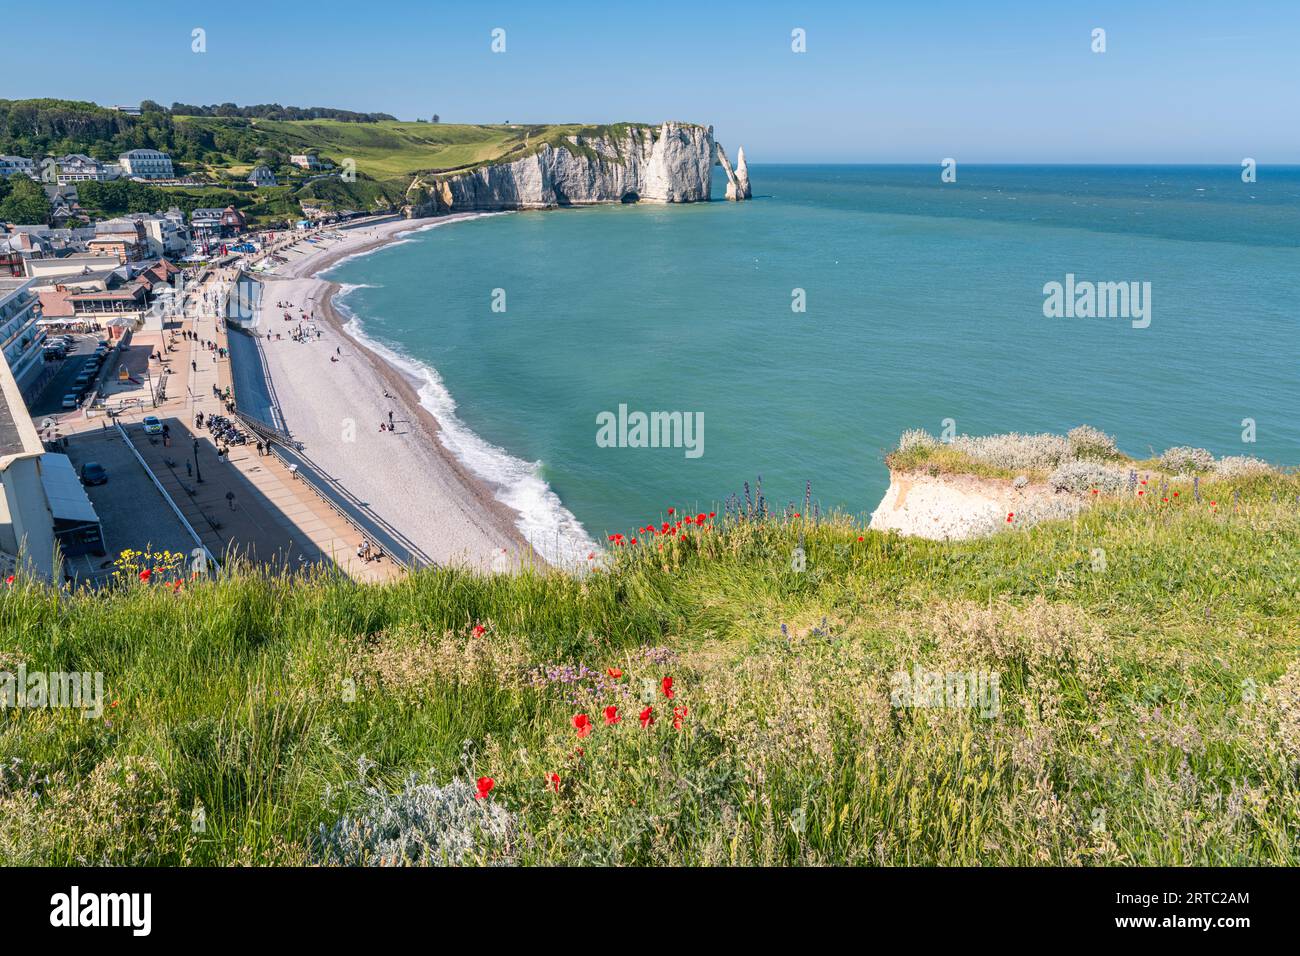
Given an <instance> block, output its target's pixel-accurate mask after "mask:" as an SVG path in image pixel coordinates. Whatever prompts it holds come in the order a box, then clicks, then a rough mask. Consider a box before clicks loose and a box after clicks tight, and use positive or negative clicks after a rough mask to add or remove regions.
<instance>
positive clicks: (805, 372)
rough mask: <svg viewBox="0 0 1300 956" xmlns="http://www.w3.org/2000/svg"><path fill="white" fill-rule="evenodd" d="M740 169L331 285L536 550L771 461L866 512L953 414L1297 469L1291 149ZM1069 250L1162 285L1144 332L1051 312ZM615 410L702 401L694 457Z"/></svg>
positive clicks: (1086, 264)
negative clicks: (697, 197) (707, 183)
mask: <svg viewBox="0 0 1300 956" xmlns="http://www.w3.org/2000/svg"><path fill="white" fill-rule="evenodd" d="M752 177H753V183H754V189H755V198H754V201H753V202H751V203H744V204H732V203H725V202H714V203H710V204H700V205H691V206H679V207H662V206H646V205H640V206H618V207H599V208H589V209H566V210H561V211H556V212H539V213H514V214H508V215H502V216H494V217H489V218H483V219H478V220H473V221H468V222H462V223H455V224H451V225H448V226H445V227H440V228H436V229H432V230H428V231H425V232H420V233H416V234H413V235H412V236H411V237H410V238H409V241H407V242H404V243H402V244H399V245H396V246H390V247H388V248H386V249H383V250H381V251H379V252H377V253H374V254H372V255H368V256H365V257H361V258H357V259H353V260H350V261H347V262H345V263H343V264H341V265H340V266H338V267H337V268H336V269H335V270H334V271H333V272H332V273H331V278H333V279H335V280H336V281H339V282H343V283H347V284H350V285H355V286H361V287H359V288H350V289H349V291H348V292H347V294H346V296H345V297H344V299H343V304H344V305H345V306H346V307H347V308H348V309H350V310H351V311H352V312H353V313H355V315H356V316H357V318H358V321H359V323H360V324H361V327H362V328H363V329H364V332H365V334H366V335H367V336H368V337H369V338H371V339H372V340H375V341H377V342H379V343H382V344H384V345H386V346H388V347H389V348H390V349H392V350H394V351H395V352H397V353H400V354H401V355H402V356H404V357H405V358H406V360H407V361H409V362H411V363H414V365H413V367H420V368H423V369H424V371H425V374H426V376H427V377H428V378H429V381H430V385H429V387H428V388H427V389H426V392H425V394H426V402H427V403H428V404H429V405H430V407H432V408H433V409H434V411H435V413H436V414H438V415H439V416H440V417H441V418H443V420H444V422H445V423H450V425H451V429H450V432H449V440H450V441H451V443H452V444H453V447H454V449H455V450H456V451H457V452H458V454H460V455H462V457H464V458H466V459H467V460H468V461H469V463H470V465H471V467H473V468H474V470H476V471H478V472H479V473H480V474H482V475H484V476H485V477H488V478H490V479H492V480H495V481H496V482H497V483H498V484H500V485H501V486H502V487H503V497H504V498H505V499H506V500H508V501H509V502H510V503H511V504H512V505H513V506H515V507H516V508H517V509H519V510H520V511H521V512H523V513H525V514H526V516H527V521H526V526H527V528H528V530H529V532H530V534H531V535H532V536H533V537H534V539H535V540H536V541H537V542H538V543H539V544H540V545H541V546H543V547H544V548H546V549H547V550H550V546H551V545H554V544H555V542H556V541H558V540H561V539H564V540H565V541H567V542H568V543H569V544H570V545H571V546H572V547H573V548H582V547H585V546H586V545H585V543H584V542H582V541H581V540H580V537H581V536H580V533H579V532H577V531H576V529H575V527H574V526H573V524H572V523H571V522H568V521H566V520H565V519H566V517H567V515H566V510H567V513H571V515H572V516H576V519H577V521H578V522H580V523H581V525H582V527H584V528H585V529H586V530H587V531H588V532H589V533H590V535H591V537H593V538H596V539H599V540H603V539H604V536H605V534H607V533H608V532H612V531H623V532H627V531H628V530H629V529H632V530H634V529H635V528H636V527H637V526H638V525H640V524H643V523H645V522H646V521H647V520H648V519H649V518H650V517H651V516H654V515H658V514H660V513H661V512H662V511H663V510H664V509H665V508H666V507H668V506H669V505H675V506H677V507H678V508H683V507H684V508H686V509H688V510H704V511H708V510H721V509H720V508H718V503H719V502H721V501H722V500H723V499H724V498H725V497H726V496H727V495H728V494H730V493H732V492H739V491H740V490H741V483H742V482H743V481H745V480H746V479H748V480H749V481H750V482H751V484H752V483H753V482H754V480H755V478H756V476H758V475H762V477H763V489H764V492H765V494H766V495H767V497H768V500H769V501H770V502H772V503H774V504H782V505H783V504H784V503H786V502H787V501H793V500H801V499H802V498H803V494H804V486H805V481H806V480H811V481H812V489H813V496H814V498H816V499H817V500H819V501H820V503H821V506H822V508H823V509H827V508H840V509H843V510H846V511H849V512H852V513H855V514H866V513H869V512H870V511H871V510H872V509H873V508H874V507H875V505H876V504H877V503H878V502H879V500H880V497H881V495H882V494H883V492H884V490H885V487H886V485H887V483H888V473H887V471H886V469H885V466H884V463H883V460H882V459H883V455H884V453H885V451H886V450H887V449H888V448H890V447H892V446H893V444H894V443H895V442H896V441H897V438H898V435H899V433H900V432H902V431H903V430H904V429H907V428H914V427H924V428H927V429H929V430H930V431H932V432H935V433H937V432H938V431H939V430H940V429H941V428H942V427H943V425H942V423H943V420H944V419H947V418H951V419H954V420H955V422H956V427H957V430H958V431H960V432H965V433H970V434H980V433H988V432H1000V431H1012V430H1017V431H1040V430H1046V431H1057V432H1060V431H1064V430H1066V429H1068V428H1070V427H1072V426H1074V425H1077V424H1079V423H1081V422H1087V423H1089V424H1092V425H1096V426H1098V427H1100V428H1102V429H1104V430H1106V431H1108V432H1110V433H1112V434H1114V435H1115V436H1116V437H1117V439H1118V441H1119V444H1120V447H1121V448H1122V449H1124V450H1125V451H1128V452H1130V453H1133V454H1146V453H1148V451H1149V450H1152V449H1154V450H1156V451H1159V450H1162V449H1164V448H1165V447H1168V446H1170V445H1181V444H1189V445H1198V446H1202V447H1206V448H1209V449H1211V450H1212V451H1214V452H1215V453H1216V454H1249V455H1255V456H1257V457H1261V458H1265V459H1268V460H1271V461H1275V462H1281V463H1285V464H1292V465H1293V464H1297V463H1300V420H1298V418H1297V416H1298V414H1300V401H1298V399H1300V376H1298V373H1300V364H1298V361H1297V360H1298V359H1300V169H1296V168H1286V169H1278V168H1268V167H1261V169H1260V171H1259V181H1258V182H1256V183H1254V184H1245V183H1242V182H1241V179H1240V170H1239V169H1238V168H1236V167H1215V168H1209V167H1175V168H1103V167H1074V168H1070V167H1046V168H1029V167H1023V168H1022V167H961V168H960V169H959V171H958V182H957V183H955V184H942V183H940V181H939V175H938V168H937V167H924V168H922V167H884V166H862V167H853V166H756V167H753V172H752ZM721 194H722V188H721V185H720V184H715V189H714V195H715V196H721ZM1067 273H1073V274H1074V275H1075V276H1076V277H1077V278H1078V279H1079V280H1092V281H1097V282H1102V281H1108V282H1119V281H1139V282H1150V283H1151V290H1152V291H1151V296H1152V303H1151V305H1152V309H1151V323H1150V326H1149V327H1147V328H1134V327H1133V326H1132V324H1131V322H1130V320H1129V319H1109V318H1108V319H1102V318H1046V317H1044V314H1043V301H1044V294H1043V286H1044V284H1045V283H1048V282H1052V281H1057V282H1064V281H1065V277H1066V274H1067ZM495 289H503V290H504V291H505V307H506V310H505V311H504V312H494V311H493V310H492V304H493V294H494V292H493V290H495ZM794 289H803V290H804V291H805V295H806V312H802V313H796V312H793V311H792V309H791V303H792V290H794ZM433 369H436V373H434V372H432V371H431V370H433ZM452 398H454V403H453V402H452V401H451V399H452ZM620 404H625V405H627V406H628V408H629V410H632V411H636V410H641V411H645V412H651V411H683V412H690V413H702V414H703V420H704V443H703V454H702V455H700V456H699V457H697V458H690V457H687V456H686V454H685V452H684V449H682V448H602V447H597V444H596V435H597V423H596V416H597V415H598V414H599V413H601V412H604V411H609V412H617V409H618V407H619V405H620ZM1245 418H1252V419H1254V420H1255V422H1256V428H1257V441H1256V442H1255V443H1254V444H1247V443H1243V441H1242V439H1241V435H1242V420H1243V419H1245ZM480 439H481V441H480ZM534 465H535V467H534ZM538 479H541V480H540V481H539V480H538ZM543 481H544V482H545V485H543V484H542V482H543ZM548 488H549V490H550V491H549V492H548V490H547V489H548ZM550 492H553V494H551V493H550ZM556 496H558V501H557V500H556ZM561 502H562V507H561V506H560V503H561Z"/></svg>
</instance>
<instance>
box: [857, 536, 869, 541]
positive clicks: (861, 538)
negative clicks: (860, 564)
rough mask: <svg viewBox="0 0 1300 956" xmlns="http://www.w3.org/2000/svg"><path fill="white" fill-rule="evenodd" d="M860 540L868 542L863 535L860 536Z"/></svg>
mask: <svg viewBox="0 0 1300 956" xmlns="http://www.w3.org/2000/svg"><path fill="white" fill-rule="evenodd" d="M858 540H859V541H866V540H867V539H866V538H864V537H863V536H862V535H858Z"/></svg>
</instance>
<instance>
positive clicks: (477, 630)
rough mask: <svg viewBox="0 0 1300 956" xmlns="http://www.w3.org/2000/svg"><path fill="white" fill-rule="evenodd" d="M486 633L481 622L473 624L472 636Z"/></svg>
mask: <svg viewBox="0 0 1300 956" xmlns="http://www.w3.org/2000/svg"><path fill="white" fill-rule="evenodd" d="M486 633H487V628H486V627H484V626H483V625H482V624H475V625H474V636H475V637H482V636H483V635H484V634H486Z"/></svg>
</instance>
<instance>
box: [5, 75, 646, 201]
mask: <svg viewBox="0 0 1300 956" xmlns="http://www.w3.org/2000/svg"><path fill="white" fill-rule="evenodd" d="M154 105H155V106H157V104H154ZM176 107H177V108H176V109H174V110H172V111H167V110H165V109H163V108H162V107H158V108H157V109H149V110H146V111H145V112H144V114H143V115H141V116H131V115H127V114H125V113H120V112H116V111H114V110H111V109H106V108H104V107H101V106H97V105H96V104H94V103H86V102H74V101H67V100H49V99H45V100H0V153H16V154H18V155H22V156H30V157H34V158H40V157H42V156H45V155H60V154H63V153H68V152H81V153H86V154H88V155H91V156H94V157H96V158H98V159H101V160H116V158H117V157H118V155H119V154H120V153H122V152H124V151H126V150H128V149H134V148H142V147H149V148H155V149H160V150H163V151H165V152H167V153H169V154H170V155H171V157H172V159H173V160H174V162H175V163H176V165H177V168H178V171H179V172H180V173H183V174H186V175H195V176H199V177H202V178H204V180H205V183H206V185H205V186H203V187H195V188H191V189H189V190H188V191H184V192H183V191H178V190H162V189H159V188H158V187H155V186H151V185H142V184H130V183H120V184H118V183H110V184H106V185H98V186H92V187H91V188H89V189H88V190H87V193H86V196H85V197H83V204H84V205H85V206H86V208H87V209H88V210H90V211H91V212H93V213H96V214H98V215H105V216H107V215H117V214H120V213H121V212H128V211H129V212H140V211H152V210H154V209H158V208H166V207H167V206H168V205H170V204H172V202H176V203H177V204H179V205H181V206H182V208H185V207H186V206H187V205H189V206H191V207H192V206H193V205H209V206H211V205H218V206H224V205H226V204H234V205H235V206H237V207H239V208H241V209H243V211H244V212H245V214H247V215H249V216H251V217H252V218H253V219H254V220H256V221H259V222H261V221H272V220H279V219H291V218H293V217H295V216H296V215H299V214H300V208H299V203H300V201H303V202H306V203H308V204H310V205H313V206H319V207H323V208H328V209H335V210H344V209H351V210H357V211H373V210H376V209H380V208H393V207H396V206H399V205H401V204H402V203H403V202H404V201H405V199H406V198H407V192H408V189H409V188H410V187H411V184H412V182H413V180H414V179H415V178H416V176H417V175H418V174H435V175H436V174H438V173H443V172H448V171H461V172H463V171H466V170H470V169H474V168H477V167H480V166H483V165H487V164H491V163H496V162H511V161H513V160H516V159H521V158H523V157H526V156H528V155H530V154H531V153H534V152H536V151H538V150H540V149H542V148H543V147H544V146H546V145H550V146H553V147H556V146H563V147H565V148H567V149H569V150H571V151H573V152H575V153H582V152H584V151H589V147H585V146H582V145H578V144H575V143H574V142H573V141H572V139H571V138H573V137H583V138H595V137H605V136H607V137H610V138H611V139H615V140H617V139H619V138H620V137H621V136H622V134H624V133H625V132H626V131H627V129H628V128H630V126H632V125H646V126H647V128H653V126H651V125H649V124H627V123H621V124H610V125H584V124H580V123H559V124H528V123H520V124H505V123H503V124H496V125H492V124H486V125H477V124H453V123H423V122H420V123H416V122H403V121H400V120H395V119H392V118H391V117H389V118H386V119H384V118H377V117H383V116H386V115H387V114H346V117H347V118H317V119H280V118H271V117H270V116H266V115H193V114H191V113H187V112H184V111H183V110H185V109H191V110H197V109H200V108H197V107H183V106H181V104H176ZM258 109H260V108H257V107H250V108H248V109H247V110H246V112H247V111H248V110H252V111H257V110H258ZM290 109H291V110H292V109H293V108H290ZM284 112H285V110H283V109H281V111H280V112H279V113H275V114H273V115H283V114H284ZM301 112H303V111H300V110H295V111H294V113H291V114H290V115H296V114H297V113H301ZM326 112H330V113H342V112H343V111H326ZM300 153H314V154H316V155H317V156H318V157H320V159H322V160H324V161H328V162H330V163H333V164H334V166H335V167H343V166H344V164H345V163H346V162H347V161H349V160H350V161H351V162H352V164H354V167H353V168H354V169H355V173H356V181H355V182H343V181H342V180H338V179H335V180H334V181H333V182H332V183H331V184H329V185H327V186H321V185H320V182H321V180H319V179H315V180H314V181H313V177H314V176H316V175H318V174H316V173H311V172H305V171H303V170H300V169H298V168H296V167H295V166H293V165H292V164H291V163H290V162H289V157H290V156H291V155H293V154H300ZM258 164H264V165H267V166H269V167H271V169H272V170H273V171H274V172H275V174H276V175H277V177H278V178H279V181H280V184H281V185H280V186H279V187H276V188H258V189H253V188H252V187H251V186H249V185H248V184H247V183H246V182H244V180H245V179H246V178H247V175H248V172H249V171H250V170H251V169H252V168H253V167H254V166H255V165H258ZM146 207H147V208H146Z"/></svg>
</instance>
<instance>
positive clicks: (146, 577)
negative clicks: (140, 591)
mask: <svg viewBox="0 0 1300 956" xmlns="http://www.w3.org/2000/svg"><path fill="white" fill-rule="evenodd" d="M152 575H153V572H152V571H150V570H149V569H148V568H145V569H144V570H143V571H141V572H140V580H141V581H148V580H149V578H150V577H151V576H152Z"/></svg>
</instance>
